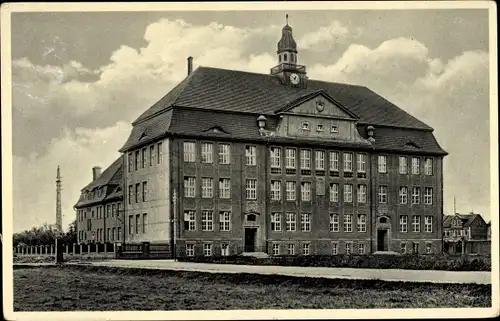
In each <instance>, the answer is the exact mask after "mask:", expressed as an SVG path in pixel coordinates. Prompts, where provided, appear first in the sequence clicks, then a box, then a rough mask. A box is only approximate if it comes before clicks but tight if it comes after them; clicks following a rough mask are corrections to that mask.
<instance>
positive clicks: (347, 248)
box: [345, 242, 352, 255]
mask: <svg viewBox="0 0 500 321" xmlns="http://www.w3.org/2000/svg"><path fill="white" fill-rule="evenodd" d="M351 253H352V243H351V242H346V243H345V254H347V255H350V254H351Z"/></svg>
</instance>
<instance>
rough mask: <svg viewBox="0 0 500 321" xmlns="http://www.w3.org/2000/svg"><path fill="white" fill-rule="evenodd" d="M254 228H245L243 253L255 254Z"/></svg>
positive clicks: (255, 233)
mask: <svg viewBox="0 0 500 321" xmlns="http://www.w3.org/2000/svg"><path fill="white" fill-rule="evenodd" d="M256 235H257V229H256V228H245V252H255V237H256Z"/></svg>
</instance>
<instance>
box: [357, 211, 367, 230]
mask: <svg viewBox="0 0 500 321" xmlns="http://www.w3.org/2000/svg"><path fill="white" fill-rule="evenodd" d="M357 223H358V232H362V233H364V232H366V214H358V222H357Z"/></svg>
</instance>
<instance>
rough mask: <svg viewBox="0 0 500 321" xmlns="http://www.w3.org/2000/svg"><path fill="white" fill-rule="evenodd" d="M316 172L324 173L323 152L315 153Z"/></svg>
mask: <svg viewBox="0 0 500 321" xmlns="http://www.w3.org/2000/svg"><path fill="white" fill-rule="evenodd" d="M315 160H316V170H318V171H324V170H325V152H324V151H322V150H317V151H316V159H315Z"/></svg>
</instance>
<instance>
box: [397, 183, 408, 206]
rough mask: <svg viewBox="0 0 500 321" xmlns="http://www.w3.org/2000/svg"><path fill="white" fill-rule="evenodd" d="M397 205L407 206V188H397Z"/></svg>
mask: <svg viewBox="0 0 500 321" xmlns="http://www.w3.org/2000/svg"><path fill="white" fill-rule="evenodd" d="M399 203H400V204H408V187H406V186H400V187H399Z"/></svg>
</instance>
